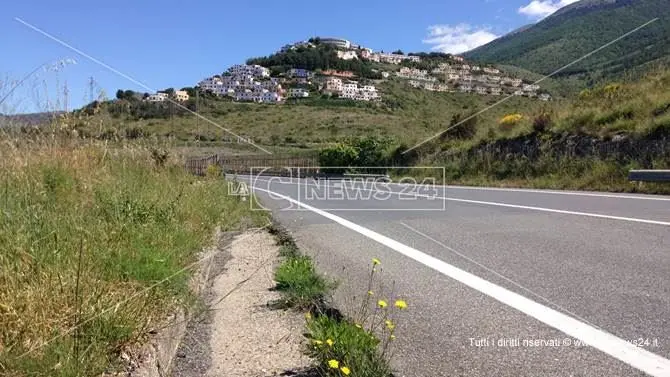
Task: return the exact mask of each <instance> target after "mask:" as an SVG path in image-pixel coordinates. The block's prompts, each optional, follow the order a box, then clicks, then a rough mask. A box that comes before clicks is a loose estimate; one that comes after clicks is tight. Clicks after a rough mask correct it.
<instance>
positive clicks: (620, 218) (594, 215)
mask: <svg viewBox="0 0 670 377" xmlns="http://www.w3.org/2000/svg"><path fill="white" fill-rule="evenodd" d="M256 181H260V182H274V183H279V184H283V185H289V184H290V185H297V186H301V185H305V184H308V183H294V182H290V183H289V182H281V181H264V180H256ZM324 186H325V187H330V188H336V187H334V186H330V185H328V184H326V185H324ZM253 189H256V188H255V186H254V188H253ZM357 189H358V190H363V191H377V192H382V193H385V194H394V195H399V196H402V195H405V196H413V197H419V198H431V199H441V200H448V201H452V202H459V203H468V204H480V205H487V206H495V207H505V208H515V209H525V210H529V211H538V212H545V213H558V214H563V215H573V216H584V217H592V218H597V219H606V220H617V221H628V222H634V223H641V224H651V225H661V226H670V222H667V221H658V220H648V219H639V218H635V217H624V216H612V215H602V214H598V213H590V212H577V211H568V210H561V209H553V208H544V207H533V206H523V205H518V204H508V203H500V202H486V201H481V200H470V199H459V198H452V197H446V196H433V195H425V194H418V193H403V192H394V191H380V190H373V189H369V188H357ZM380 211H381V210H380Z"/></svg>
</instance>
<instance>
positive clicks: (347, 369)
mask: <svg viewBox="0 0 670 377" xmlns="http://www.w3.org/2000/svg"><path fill="white" fill-rule="evenodd" d="M340 370H341V371H342V374H344V375H345V376H348V375H349V373H351V370H350V369H349V368H347V367H342V368H340Z"/></svg>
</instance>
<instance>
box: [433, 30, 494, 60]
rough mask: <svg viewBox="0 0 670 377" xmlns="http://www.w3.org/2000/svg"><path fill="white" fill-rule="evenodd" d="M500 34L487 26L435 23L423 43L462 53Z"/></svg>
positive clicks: (438, 49)
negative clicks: (494, 32) (491, 30)
mask: <svg viewBox="0 0 670 377" xmlns="http://www.w3.org/2000/svg"><path fill="white" fill-rule="evenodd" d="M498 37H499V36H498V35H496V34H493V33H492V32H490V31H489V30H487V29H485V28H478V27H474V26H470V25H468V24H459V25H455V26H451V25H434V26H430V27H429V28H428V37H427V38H426V39H424V40H423V43H426V44H430V45H433V47H432V48H431V49H432V50H435V51H440V52H445V53H449V54H460V53H462V52H466V51H470V50H472V49H474V48H476V47H479V46H481V45H485V44H487V43H489V42H491V41H492V40H494V39H496V38H498Z"/></svg>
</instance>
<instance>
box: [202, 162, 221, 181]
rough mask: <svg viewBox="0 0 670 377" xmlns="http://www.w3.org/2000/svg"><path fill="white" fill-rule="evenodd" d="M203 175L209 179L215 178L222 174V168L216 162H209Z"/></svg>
mask: <svg viewBox="0 0 670 377" xmlns="http://www.w3.org/2000/svg"><path fill="white" fill-rule="evenodd" d="M205 175H206V176H207V178H210V179H217V178H220V177H221V176H222V175H223V169H222V168H221V166H219V165H218V164H209V165H207V170H206V171H205Z"/></svg>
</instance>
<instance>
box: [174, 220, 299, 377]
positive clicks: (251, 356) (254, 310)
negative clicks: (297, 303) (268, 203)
mask: <svg viewBox="0 0 670 377" xmlns="http://www.w3.org/2000/svg"><path fill="white" fill-rule="evenodd" d="M219 248H221V249H223V248H226V245H225V244H220V245H219ZM277 263H278V246H276V242H275V239H274V238H273V237H272V236H271V235H270V234H268V233H256V234H253V235H251V234H250V233H244V234H241V235H238V236H237V237H235V238H234V239H233V240H232V243H230V244H229V247H228V248H227V249H226V250H224V251H222V252H220V253H218V254H217V256H216V257H215V259H214V260H213V262H212V274H211V276H212V277H211V279H210V285H209V289H208V290H207V291H206V292H204V297H203V300H204V304H205V307H204V308H203V309H204V310H202V312H201V313H200V315H196V316H194V318H193V320H192V321H191V322H190V323H189V325H188V327H187V333H186V336H185V337H184V340H183V341H182V344H181V345H180V347H179V350H178V351H177V358H176V360H175V365H174V366H173V368H172V370H173V372H172V376H174V377H177V376H178V377H182V376H184V377H196V376H197V377H201V376H208V377H214V376H217V377H219V376H240V377H246V376H249V377H251V376H254V377H257V376H279V375H287V374H288V375H290V374H292V372H295V371H297V370H303V369H307V368H308V367H309V366H310V360H309V358H307V357H306V356H304V355H303V353H302V343H303V342H304V339H303V337H302V333H303V330H304V318H303V317H302V315H301V314H300V313H297V312H294V311H284V310H273V309H271V308H269V307H268V305H267V304H268V303H270V302H272V301H274V300H277V299H279V298H280V294H279V293H278V292H274V291H272V290H271V289H272V288H273V287H274V286H275V282H274V279H273V271H274V268H275V267H276V264H277ZM287 372H288V373H287Z"/></svg>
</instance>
